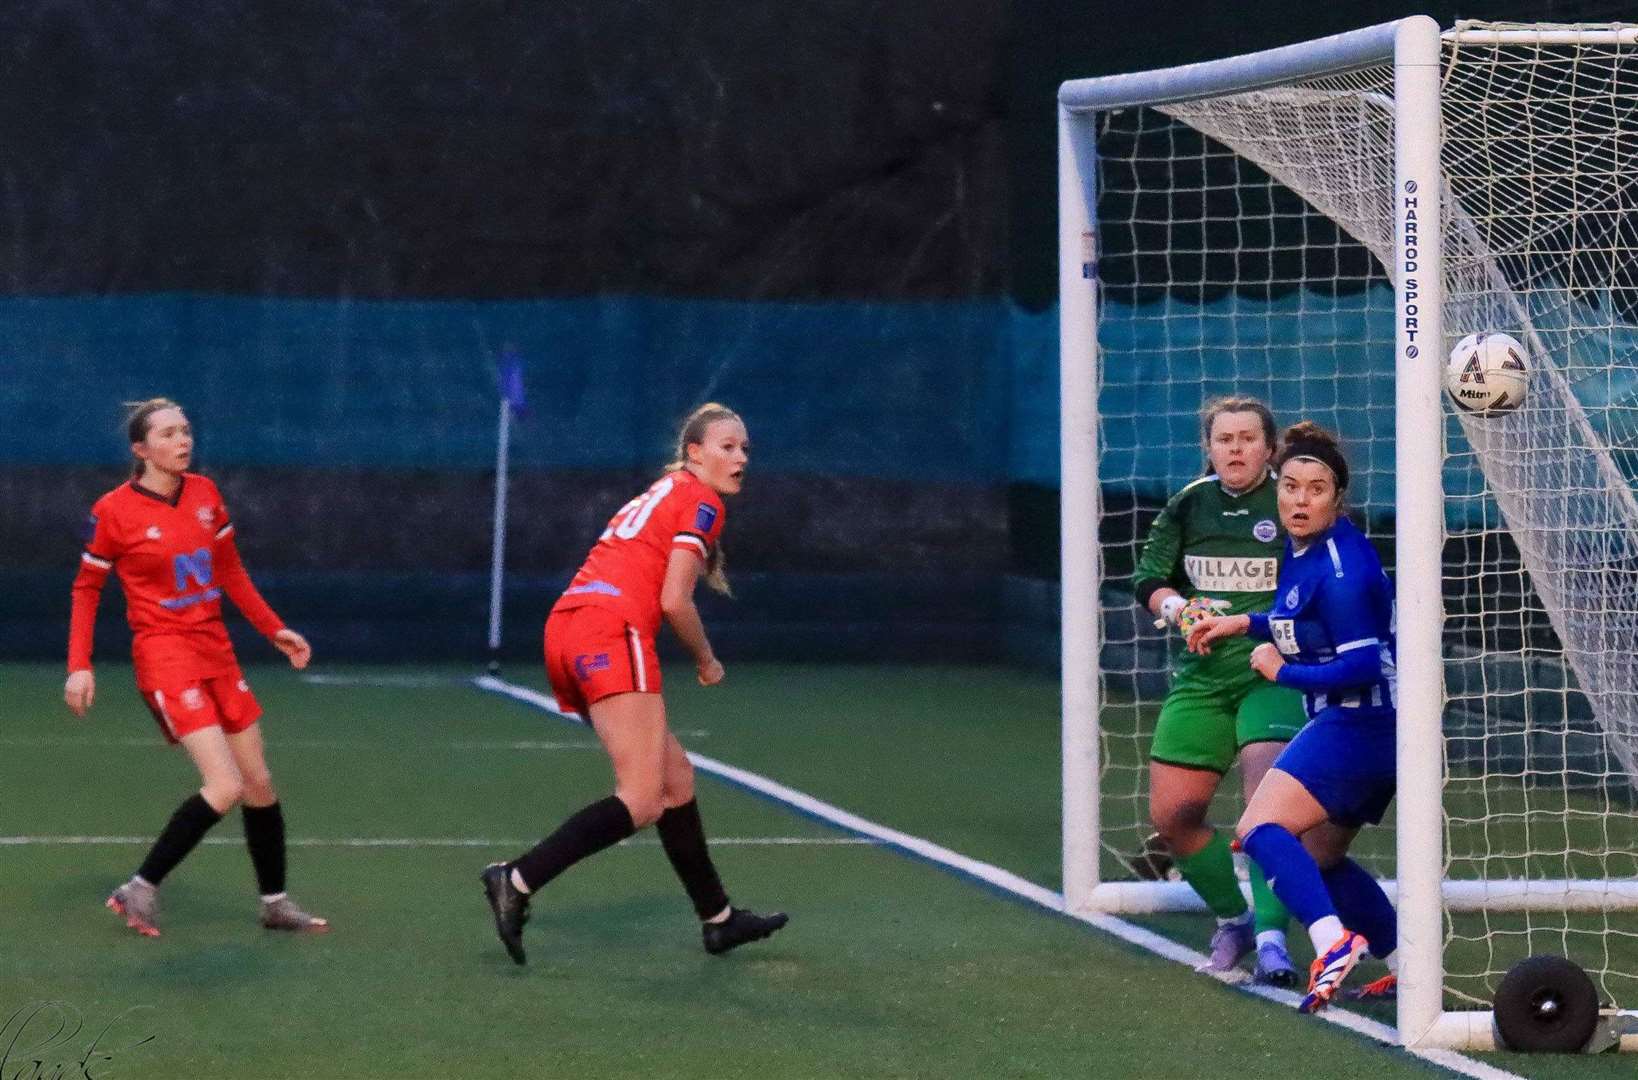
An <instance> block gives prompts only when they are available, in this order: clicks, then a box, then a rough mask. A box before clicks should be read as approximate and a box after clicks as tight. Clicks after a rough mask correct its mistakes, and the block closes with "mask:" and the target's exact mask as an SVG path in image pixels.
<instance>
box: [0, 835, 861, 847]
mask: <svg viewBox="0 0 1638 1080" xmlns="http://www.w3.org/2000/svg"><path fill="white" fill-rule="evenodd" d="M153 842H154V838H153V837H151V836H0V847H69V846H86V847H133V846H145V845H148V844H152V843H153ZM201 843H204V844H210V845H215V846H224V845H238V844H242V843H244V837H242V836H207V837H205V839H204V840H203V841H201ZM533 843H535V840H504V839H502V840H491V839H487V838H484V837H465V836H424V837H403V836H378V837H377V836H344V837H322V836H308V837H299V838H297V839H293V840H286V841H285V844H286V845H287V846H289V847H308V848H325V847H339V848H488V847H498V848H520V847H528V846H529V845H531V844H533ZM711 843H712V845H713V846H720V847H869V846H874V845H875V844H876V841H874V840H870V839H868V838H865V837H859V836H714V837H712V838H711ZM617 846H619V847H628V846H631V847H659V846H660V841H658V840H655V839H652V838H650V837H641V836H638V837H632V838H630V839H627V840H622V841H620V843H619V845H617Z"/></svg>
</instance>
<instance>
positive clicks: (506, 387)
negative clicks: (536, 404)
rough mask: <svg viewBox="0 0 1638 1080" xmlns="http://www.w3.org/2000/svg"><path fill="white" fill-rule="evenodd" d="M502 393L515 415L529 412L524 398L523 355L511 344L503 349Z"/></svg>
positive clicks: (501, 357) (501, 369) (501, 367)
mask: <svg viewBox="0 0 1638 1080" xmlns="http://www.w3.org/2000/svg"><path fill="white" fill-rule="evenodd" d="M500 395H501V397H502V398H504V399H505V400H506V404H507V405H509V406H511V409H512V413H513V415H515V416H523V415H525V414H526V413H527V412H528V405H527V404H526V403H525V402H524V400H523V357H522V356H520V355H518V351H517V350H516V349H515V348H513V347H512V346H510V345H508V346H506V347H505V348H503V349H501V355H500Z"/></svg>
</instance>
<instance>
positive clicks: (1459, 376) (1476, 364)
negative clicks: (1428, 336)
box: [1445, 334, 1530, 416]
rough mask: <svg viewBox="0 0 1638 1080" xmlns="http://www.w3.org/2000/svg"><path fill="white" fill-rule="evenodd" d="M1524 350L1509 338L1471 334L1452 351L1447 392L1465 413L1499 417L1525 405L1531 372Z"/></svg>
mask: <svg viewBox="0 0 1638 1080" xmlns="http://www.w3.org/2000/svg"><path fill="white" fill-rule="evenodd" d="M1525 356H1526V353H1525V351H1524V346H1523V345H1520V344H1519V343H1518V341H1517V339H1515V338H1511V337H1508V336H1507V335H1506V334H1469V335H1467V337H1465V338H1463V339H1462V340H1461V341H1459V342H1457V343H1456V347H1455V348H1454V349H1452V350H1450V361H1449V363H1447V364H1446V365H1445V389H1446V390H1447V391H1448V392H1449V393H1450V400H1451V401H1452V402H1454V403H1455V405H1456V407H1457V408H1458V409H1461V410H1462V411H1463V412H1469V413H1474V414H1476V415H1479V416H1499V415H1500V414H1502V413H1509V412H1512V411H1513V410H1514V409H1516V408H1518V407H1519V406H1520V405H1523V404H1524V398H1525V395H1526V394H1527V393H1528V392H1529V387H1530V370H1529V367H1528V366H1527V365H1526V364H1525Z"/></svg>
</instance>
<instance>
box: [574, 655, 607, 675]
mask: <svg viewBox="0 0 1638 1080" xmlns="http://www.w3.org/2000/svg"><path fill="white" fill-rule="evenodd" d="M608 669H609V654H608V653H606V652H600V653H595V654H593V653H581V654H580V655H579V656H577V657H575V658H574V674H575V677H576V678H578V679H579V680H580V681H581V682H585V681H586V680H587V679H589V678H591V677H592V675H593V674H594V673H596V672H599V671H607V670H608Z"/></svg>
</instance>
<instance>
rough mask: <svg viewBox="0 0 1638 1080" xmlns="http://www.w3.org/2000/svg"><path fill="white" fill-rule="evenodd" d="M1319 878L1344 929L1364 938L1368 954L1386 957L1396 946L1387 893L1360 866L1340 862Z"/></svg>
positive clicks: (1396, 924)
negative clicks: (1368, 950)
mask: <svg viewBox="0 0 1638 1080" xmlns="http://www.w3.org/2000/svg"><path fill="white" fill-rule="evenodd" d="M1320 878H1321V879H1322V880H1323V881H1324V882H1325V888H1326V889H1327V890H1328V891H1329V892H1330V894H1331V900H1332V902H1333V903H1335V904H1336V906H1337V914H1338V915H1339V916H1341V918H1342V924H1343V925H1344V926H1346V927H1347V928H1348V929H1350V930H1352V931H1354V932H1356V933H1360V934H1364V935H1365V940H1366V941H1369V942H1370V943H1371V955H1372V956H1375V957H1383V956H1387V955H1388V954H1389V953H1391V952H1393V951H1394V950H1395V949H1397V948H1398V947H1399V916H1398V915H1397V914H1395V913H1394V910H1393V905H1392V904H1390V903H1388V897H1387V894H1386V893H1384V892H1383V891H1382V886H1380V885H1378V884H1377V883H1376V879H1375V878H1374V877H1372V876H1371V875H1370V874H1368V873H1367V872H1366V871H1365V868H1364V867H1363V866H1360V865H1359V864H1358V863H1356V862H1354V860H1352V859H1343V860H1342V862H1340V863H1338V864H1337V865H1336V866H1333V867H1331V869H1329V870H1326V871H1323V872H1322V873H1321V874H1320Z"/></svg>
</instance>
